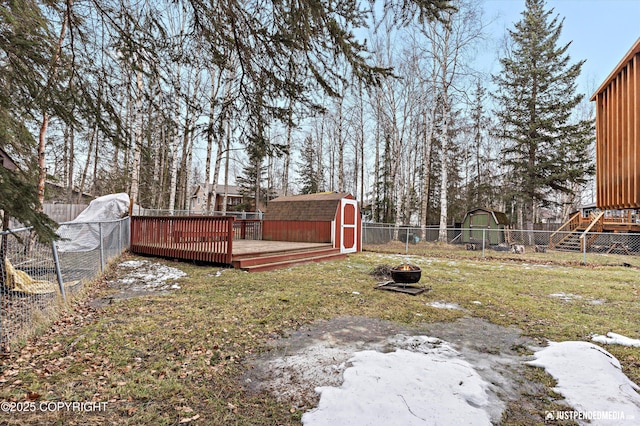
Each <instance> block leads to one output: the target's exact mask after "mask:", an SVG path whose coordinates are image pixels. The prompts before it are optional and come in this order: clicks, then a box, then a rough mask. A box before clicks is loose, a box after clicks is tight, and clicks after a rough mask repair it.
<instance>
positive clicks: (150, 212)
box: [132, 206, 264, 220]
mask: <svg viewBox="0 0 640 426" xmlns="http://www.w3.org/2000/svg"><path fill="white" fill-rule="evenodd" d="M132 214H133V215H134V216H233V217H235V218H236V219H250V220H262V217H263V216H264V213H263V212H261V211H258V212H244V211H241V212H236V211H226V212H221V211H209V212H206V211H202V210H168V209H145V208H141V207H137V206H136V207H134V208H133V211H132Z"/></svg>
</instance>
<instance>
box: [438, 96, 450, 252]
mask: <svg viewBox="0 0 640 426" xmlns="http://www.w3.org/2000/svg"><path fill="white" fill-rule="evenodd" d="M448 149H449V105H448V104H447V101H444V106H443V118H442V168H441V171H440V227H439V232H438V241H440V242H443V243H446V242H447V241H448V235H447V222H448V217H447V207H448V205H447V204H448V201H449V200H448V196H447V195H448V194H447V190H448V187H449V182H448V180H449V169H448V164H447V163H448V156H449V155H448Z"/></svg>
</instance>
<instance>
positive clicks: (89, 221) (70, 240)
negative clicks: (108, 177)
mask: <svg viewBox="0 0 640 426" xmlns="http://www.w3.org/2000/svg"><path fill="white" fill-rule="evenodd" d="M129 203H130V201H129V195H128V194H125V193H119V194H110V195H105V196H102V197H98V198H96V199H95V200H93V201H91V203H89V207H87V208H86V209H84V210H83V211H82V213H80V214H79V215H78V217H76V218H75V219H74V220H72V221H71V222H67V223H66V224H64V225H61V226H60V227H59V228H58V235H60V236H61V237H62V238H63V240H62V241H59V242H58V250H59V251H61V252H82V251H91V250H96V249H98V248H99V247H100V227H99V225H98V222H108V221H114V220H117V219H121V218H123V217H125V216H126V215H127V214H128V213H129ZM117 225H118V224H117V223H115V222H114V223H113V224H110V223H103V224H102V227H103V229H102V233H103V235H109V234H110V233H111V230H112V229H111V228H112V227H114V226H117Z"/></svg>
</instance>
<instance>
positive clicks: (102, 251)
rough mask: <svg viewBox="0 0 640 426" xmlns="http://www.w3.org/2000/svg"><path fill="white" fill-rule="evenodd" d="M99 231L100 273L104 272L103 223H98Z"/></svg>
mask: <svg viewBox="0 0 640 426" xmlns="http://www.w3.org/2000/svg"><path fill="white" fill-rule="evenodd" d="M98 231H99V235H100V272H104V241H103V238H102V222H98Z"/></svg>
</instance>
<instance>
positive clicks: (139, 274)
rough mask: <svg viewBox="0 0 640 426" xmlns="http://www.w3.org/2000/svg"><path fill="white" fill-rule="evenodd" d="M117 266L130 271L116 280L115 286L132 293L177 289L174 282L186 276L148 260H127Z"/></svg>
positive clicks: (177, 286)
mask: <svg viewBox="0 0 640 426" xmlns="http://www.w3.org/2000/svg"><path fill="white" fill-rule="evenodd" d="M118 266H119V267H120V268H125V269H130V270H131V271H130V272H127V273H126V275H125V276H124V277H122V278H120V279H118V281H117V283H116V284H117V285H118V286H119V287H125V288H126V289H127V290H128V291H133V292H141V291H165V290H172V289H179V288H180V286H179V285H178V284H176V283H175V280H177V279H178V278H182V277H184V276H186V275H187V274H185V273H184V272H183V271H181V270H179V269H177V268H173V267H171V266H167V265H163V264H160V263H156V262H150V261H148V260H129V261H126V262H122V263H120V264H119V265H118Z"/></svg>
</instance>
